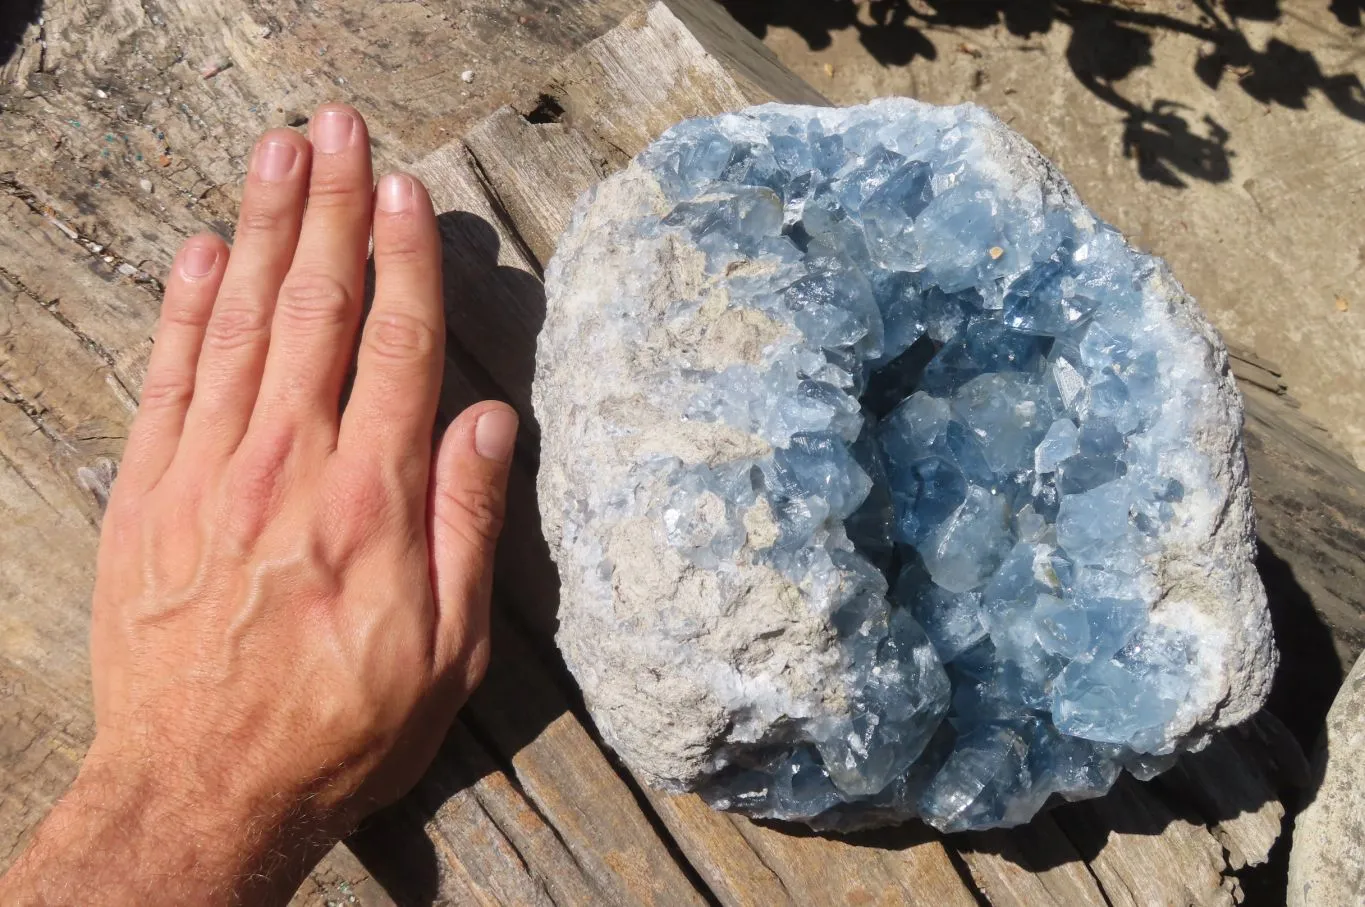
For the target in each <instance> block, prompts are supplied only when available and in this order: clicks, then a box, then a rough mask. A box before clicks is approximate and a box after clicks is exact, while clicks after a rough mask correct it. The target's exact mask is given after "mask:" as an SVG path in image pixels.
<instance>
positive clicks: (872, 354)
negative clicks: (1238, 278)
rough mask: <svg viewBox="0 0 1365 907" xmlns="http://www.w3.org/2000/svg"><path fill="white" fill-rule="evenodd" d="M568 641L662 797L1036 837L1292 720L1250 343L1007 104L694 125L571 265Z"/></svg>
mask: <svg viewBox="0 0 1365 907" xmlns="http://www.w3.org/2000/svg"><path fill="white" fill-rule="evenodd" d="M546 287H547V295H548V312H547V318H546V322H545V326H544V329H543V331H542V335H541V338H540V346H539V351H538V356H537V375H536V385H535V406H536V413H537V417H538V419H539V421H540V425H541V428H542V432H543V435H542V466H541V473H540V501H541V509H542V514H543V518H544V525H545V531H546V536H547V539H548V540H549V542H550V545H551V549H552V551H553V553H554V556H555V560H556V562H557V564H558V567H559V571H560V577H561V581H562V597H561V611H560V618H561V627H560V631H559V643H560V646H561V649H562V650H563V652H564V655H565V658H566V661H567V662H568V665H569V667H570V669H571V670H572V671H573V673H574V674H575V676H576V678H577V679H578V681H579V683H580V685H581V686H582V688H583V692H584V695H585V697H586V699H587V702H588V705H589V707H590V709H591V710H592V713H593V715H594V718H595V720H596V721H597V723H598V726H599V728H600V730H601V732H602V734H603V736H604V738H605V739H606V740H607V742H608V743H610V744H611V745H612V746H613V747H614V748H615V749H616V750H617V751H618V752H619V753H620V755H621V756H622V757H623V758H624V759H625V760H626V761H627V762H628V763H629V764H630V765H631V766H632V767H633V768H634V769H635V770H637V771H638V772H640V773H642V774H643V775H644V776H645V777H646V778H648V779H649V780H650V781H651V782H653V783H655V784H657V785H659V786H662V787H664V788H667V789H671V790H681V789H700V790H701V791H702V792H703V794H704V795H705V796H707V797H708V799H710V800H711V801H712V802H713V803H715V804H716V805H718V806H720V807H723V808H732V809H739V810H742V811H745V812H749V813H752V814H756V815H768V816H778V817H783V818H794V819H802V820H806V821H810V822H812V824H816V825H839V826H849V825H860V824H873V823H879V822H888V821H899V820H903V819H904V818H907V817H910V816H914V815H921V816H923V817H924V818H926V819H927V820H928V821H930V822H932V823H934V824H935V825H937V826H939V827H940V828H945V829H948V830H956V829H961V828H969V827H986V826H991V825H1009V824H1018V823H1019V822H1023V821H1027V820H1028V819H1029V818H1030V817H1031V816H1032V815H1033V814H1034V813H1035V812H1036V811H1037V810H1038V809H1039V808H1041V807H1042V805H1043V804H1044V802H1046V801H1047V800H1048V799H1049V798H1050V797H1052V796H1054V795H1060V796H1062V797H1067V798H1073V799H1074V798H1079V797H1084V796H1093V795H1096V794H1099V793H1103V791H1104V790H1107V789H1108V787H1109V786H1110V785H1111V784H1112V783H1113V780H1114V778H1115V777H1116V775H1117V772H1118V771H1119V770H1120V768H1122V767H1126V768H1128V769H1130V770H1132V771H1134V772H1135V773H1137V774H1139V775H1147V774H1150V773H1153V772H1155V771H1159V770H1160V769H1161V768H1162V767H1164V765H1166V764H1168V763H1169V761H1170V759H1171V758H1173V754H1174V753H1176V752H1179V751H1181V750H1183V749H1188V748H1191V747H1198V746H1200V745H1202V743H1203V742H1204V741H1205V740H1206V739H1207V736H1208V734H1209V733H1211V732H1212V731H1213V730H1215V729H1217V728H1219V727H1224V726H1228V725H1231V724H1233V723H1236V722H1238V721H1241V720H1243V719H1245V718H1246V717H1248V716H1249V715H1250V714H1251V713H1252V712H1254V711H1255V710H1256V709H1257V708H1258V707H1259V706H1260V704H1261V702H1262V700H1263V699H1264V696H1265V694H1266V691H1267V689H1268V687H1269V683H1270V678H1271V674H1272V673H1273V668H1274V662H1275V656H1274V650H1273V645H1272V642H1271V638H1270V630H1269V621H1268V618H1267V616H1266V612H1265V600H1264V592H1263V590H1262V588H1261V585H1260V581H1259V579H1258V577H1257V576H1256V573H1255V569H1254V567H1253V564H1252V558H1253V555H1254V538H1255V536H1254V524H1253V517H1252V513H1251V507H1250V494H1249V491H1248V486H1247V479H1246V471H1245V470H1246V467H1245V460H1244V456H1243V452H1242V447H1241V406H1240V400H1239V398H1238V396H1237V391H1236V389H1235V387H1234V385H1233V381H1232V378H1231V375H1230V374H1229V372H1228V368H1227V357H1226V352H1225V350H1224V348H1223V346H1222V343H1221V341H1220V340H1219V339H1218V337H1217V335H1216V333H1215V332H1214V331H1213V330H1212V328H1211V327H1210V326H1209V325H1208V324H1207V322H1206V321H1205V319H1204V318H1203V316H1202V315H1201V313H1200V312H1199V310H1198V308H1197V307H1196V306H1195V304H1194V302H1193V301H1192V300H1191V299H1189V297H1188V296H1187V295H1186V294H1185V293H1184V292H1183V290H1182V289H1181V288H1180V286H1179V285H1178V284H1177V283H1176V282H1175V281H1174V280H1173V279H1172V278H1171V276H1170V275H1169V273H1168V272H1167V270H1166V268H1165V266H1164V264H1162V263H1161V262H1160V261H1157V260H1154V259H1151V258H1149V257H1147V256H1143V255H1140V254H1138V253H1135V252H1132V251H1131V250H1129V249H1128V248H1127V246H1126V245H1125V244H1124V243H1123V242H1122V239H1121V237H1119V236H1118V235H1117V234H1116V233H1114V232H1113V231H1112V229H1110V228H1108V227H1107V226H1105V225H1104V224H1102V223H1100V222H1099V221H1098V220H1097V219H1096V218H1095V217H1094V215H1093V214H1091V213H1090V212H1089V211H1088V209H1086V208H1084V206H1082V205H1081V204H1080V202H1079V201H1078V200H1077V199H1076V197H1075V195H1074V193H1073V191H1072V190H1071V188H1070V186H1069V185H1068V184H1067V183H1066V181H1065V180H1064V179H1063V178H1062V177H1061V176H1060V175H1059V174H1057V173H1056V171H1055V170H1054V169H1053V168H1052V167H1051V166H1050V165H1049V164H1048V163H1047V161H1046V160H1045V159H1043V158H1042V157H1041V155H1039V154H1038V152H1037V151H1036V150H1035V149H1033V148H1032V146H1030V145H1028V143H1027V142H1025V141H1024V140H1023V139H1022V138H1021V137H1019V136H1018V135H1017V134H1015V133H1014V132H1012V131H1010V130H1009V129H1008V128H1006V127H1005V126H1004V125H1003V124H1001V123H1000V122H999V121H998V120H996V119H995V118H994V117H992V116H990V115H989V114H987V113H985V112H984V111H982V110H980V109H978V108H975V107H971V106H963V107H957V108H935V107H931V106H928V105H922V104H918V103H916V102H913V101H908V100H902V99H893V100H885V101H880V102H876V103H874V104H872V105H868V106H866V107H862V108H849V109H847V110H829V109H822V108H798V107H784V106H779V105H768V106H765V107H761V108H754V109H752V110H749V111H744V112H742V113H740V114H735V115H727V116H724V117H720V118H717V119H715V120H708V121H691V122H688V123H684V124H682V125H680V126H679V127H676V128H675V129H674V130H671V131H670V132H669V133H668V134H666V135H665V136H664V137H663V138H662V139H661V140H660V141H659V142H658V143H656V144H655V146H652V147H651V149H649V150H647V151H646V152H645V153H644V154H643V155H642V156H641V157H640V158H639V159H638V160H637V161H636V162H634V163H632V164H631V166H630V167H629V168H627V169H626V170H625V171H623V172H622V173H619V174H617V175H615V176H613V177H611V178H610V179H608V180H606V181H604V182H603V183H602V184H601V185H599V186H598V187H597V188H595V189H594V190H592V191H591V192H589V193H588V194H587V195H585V197H584V198H583V199H581V200H580V202H579V204H578V205H577V207H576V209H575V213H574V217H573V220H572V222H571V224H570V226H569V228H568V229H567V231H566V232H565V234H564V236H563V237H562V239H561V241H560V243H559V246H558V250H557V253H556V255H555V258H554V260H553V261H552V262H551V265H550V267H549V269H548V272H547V275H546Z"/></svg>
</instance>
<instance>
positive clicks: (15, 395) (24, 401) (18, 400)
mask: <svg viewBox="0 0 1365 907" xmlns="http://www.w3.org/2000/svg"><path fill="white" fill-rule="evenodd" d="M0 388H3V389H4V394H3V395H0V400H3V401H4V402H6V403H10V404H13V405H14V406H15V407H16V408H18V410H19V411H20V412H21V413H23V414H24V415H25V416H26V417H27V418H28V420H29V421H30V422H32V423H33V425H34V427H35V428H37V429H38V431H39V433H41V434H42V436H43V437H44V438H47V439H48V440H49V441H51V442H52V443H54V444H61V445H62V446H63V447H68V446H69V445H68V444H67V443H66V439H65V438H63V437H62V436H61V435H59V434H57V433H56V432H55V431H53V430H52V429H51V428H48V426H47V420H46V419H44V418H43V417H44V415H45V414H46V413H47V410H46V409H45V408H43V407H40V406H38V405H37V404H36V403H34V402H33V401H32V400H30V399H28V397H26V396H24V394H23V392H22V391H20V390H19V388H18V387H17V386H16V385H15V384H14V382H13V381H10V380H9V379H8V378H6V377H5V376H4V375H0Z"/></svg>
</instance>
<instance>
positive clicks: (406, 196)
mask: <svg viewBox="0 0 1365 907" xmlns="http://www.w3.org/2000/svg"><path fill="white" fill-rule="evenodd" d="M414 193H415V190H414V187H413V185H412V177H410V176H408V175H407V174H406V173H389V174H386V175H385V176H384V178H383V179H381V180H380V181H379V193H378V195H379V198H378V200H377V201H376V204H377V205H378V206H379V210H380V211H384V212H386V213H388V214H399V213H401V212H403V211H406V210H408V209H409V208H411V207H412V199H413V196H414Z"/></svg>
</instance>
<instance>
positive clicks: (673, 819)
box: [641, 785, 799, 907]
mask: <svg viewBox="0 0 1365 907" xmlns="http://www.w3.org/2000/svg"><path fill="white" fill-rule="evenodd" d="M641 788H642V790H643V791H644V793H645V796H646V797H647V798H649V802H650V805H652V806H653V807H654V811H655V812H656V813H657V814H658V815H659V817H660V818H661V819H663V822H664V824H665V825H666V826H668V830H669V832H671V833H672V835H673V840H675V841H677V843H678V847H679V848H680V849H681V850H682V852H683V853H684V854H685V855H686V856H687V859H688V861H689V862H690V863H691V864H692V866H693V867H694V868H695V869H696V870H697V872H698V873H699V874H700V875H701V877H702V879H703V880H704V881H705V882H706V884H707V886H708V887H709V888H710V889H711V892H712V893H713V894H714V895H715V896H716V898H717V899H719V900H720V902H721V903H722V904H725V905H726V907H783V905H786V904H796V903H799V901H798V900H795V899H793V897H792V895H791V893H790V892H789V891H788V890H787V888H786V886H785V885H784V884H783V882H782V879H781V878H780V877H779V876H778V875H777V874H776V873H775V872H773V870H772V869H771V868H769V867H768V865H767V864H765V863H764V862H763V859H762V858H761V857H760V856H759V855H758V853H757V852H756V851H755V850H754V849H753V847H751V846H750V845H749V842H748V841H747V840H745V838H744V836H743V835H742V834H740V832H739V829H738V828H736V827H735V824H734V822H732V821H730V817H729V816H727V815H725V814H724V813H720V812H717V811H716V810H714V809H712V808H711V807H709V806H707V805H706V803H705V802H704V801H703V800H702V799H701V798H700V797H698V796H697V795H696V794H683V795H680V796H672V795H669V794H664V793H660V792H659V791H657V790H653V789H651V788H649V787H647V786H645V785H641Z"/></svg>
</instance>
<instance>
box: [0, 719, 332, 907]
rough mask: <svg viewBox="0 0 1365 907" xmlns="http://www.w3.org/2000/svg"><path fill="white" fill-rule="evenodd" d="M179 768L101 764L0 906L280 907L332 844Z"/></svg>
mask: <svg viewBox="0 0 1365 907" xmlns="http://www.w3.org/2000/svg"><path fill="white" fill-rule="evenodd" d="M178 768H179V767H170V766H161V767H160V768H159V770H158V769H157V768H156V767H153V766H149V765H146V764H142V763H138V762H136V761H132V760H126V759H113V758H110V757H109V756H107V755H105V754H103V753H101V752H100V750H99V745H98V744H96V747H95V748H92V751H91V753H90V754H89V756H88V757H87V759H86V761H85V763H84V764H83V766H82V768H81V771H80V774H79V775H78V776H77V779H76V781H75V782H74V783H73V784H72V786H71V788H70V790H69V791H68V792H67V794H66V795H65V796H64V797H63V798H62V800H61V801H60V802H59V803H58V804H57V806H56V807H55V808H54V809H53V810H52V812H51V813H50V814H49V816H48V817H47V819H45V820H44V822H43V823H42V825H41V826H39V828H38V830H37V831H36V833H35V835H34V838H33V840H32V841H31V842H30V846H29V850H28V851H27V852H26V853H25V854H24V855H23V856H22V857H20V859H19V861H17V862H16V863H15V865H14V867H13V869H12V871H11V873H10V874H9V875H8V876H6V877H5V879H4V880H0V901H3V902H4V903H16V904H23V903H88V902H93V901H99V902H100V903H128V904H147V905H156V904H179V903H200V904H235V903H243V902H249V903H265V904H271V903H280V904H283V903H285V902H286V901H287V900H288V898H289V896H290V895H291V894H292V892H293V891H294V889H295V888H296V887H297V885H298V883H299V882H300V881H301V880H302V878H303V877H304V876H305V875H306V874H307V872H308V870H309V869H310V868H311V866H312V865H313V864H314V863H315V862H316V861H317V860H318V859H319V858H320V857H321V856H322V855H323V854H324V853H326V851H327V849H328V847H330V845H331V844H332V843H334V838H333V836H332V835H331V834H330V833H329V832H328V831H326V830H324V829H323V828H321V827H320V826H319V823H317V822H316V821H315V820H310V819H306V818H305V817H303V816H301V815H299V811H298V810H297V809H296V808H291V807H289V806H287V805H286V804H283V803H275V802H272V801H271V800H270V799H269V798H250V797H227V798H211V797H206V796H205V793H206V792H205V791H203V790H198V789H194V788H189V787H183V786H181V783H182V782H183V779H184V778H185V774H184V773H182V772H180V771H178Z"/></svg>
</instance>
